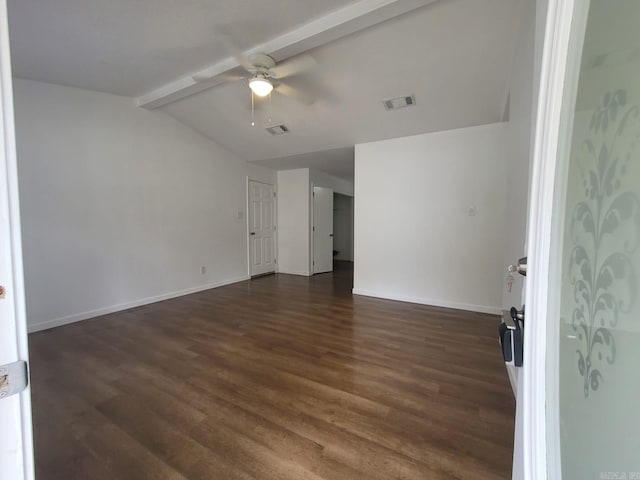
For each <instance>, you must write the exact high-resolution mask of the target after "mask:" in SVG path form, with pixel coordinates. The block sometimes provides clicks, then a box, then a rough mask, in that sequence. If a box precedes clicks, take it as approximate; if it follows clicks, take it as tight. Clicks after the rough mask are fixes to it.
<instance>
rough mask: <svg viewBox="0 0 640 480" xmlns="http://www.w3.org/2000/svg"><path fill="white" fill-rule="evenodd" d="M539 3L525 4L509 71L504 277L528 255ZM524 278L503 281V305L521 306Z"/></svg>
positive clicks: (506, 307)
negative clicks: (510, 285)
mask: <svg viewBox="0 0 640 480" xmlns="http://www.w3.org/2000/svg"><path fill="white" fill-rule="evenodd" d="M535 16H536V5H535V2H533V1H527V2H525V3H524V12H523V17H522V22H521V24H520V29H519V32H520V37H519V42H518V46H517V50H516V57H515V62H514V64H513V68H512V70H511V73H510V77H511V83H510V92H511V93H510V103H509V123H508V133H507V136H508V151H509V161H508V162H507V212H506V215H507V216H506V230H505V238H506V243H505V248H504V257H503V262H502V263H503V265H504V277H505V279H506V276H507V266H508V265H510V264H514V263H516V261H517V260H518V259H519V258H520V257H523V256H524V255H525V241H526V234H527V214H528V200H529V168H530V163H531V162H530V159H531V148H532V133H533V132H532V128H533V121H534V93H533V92H534V80H533V77H534V75H533V72H534V53H535V52H534V30H535ZM523 286H524V277H522V276H521V275H518V274H517V273H516V274H514V276H513V284H512V288H511V292H509V290H508V288H507V283H506V281H503V282H502V306H503V308H505V309H509V308H511V307H512V306H517V307H519V306H520V305H522V289H523Z"/></svg>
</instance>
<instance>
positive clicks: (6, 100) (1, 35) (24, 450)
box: [0, 0, 34, 480]
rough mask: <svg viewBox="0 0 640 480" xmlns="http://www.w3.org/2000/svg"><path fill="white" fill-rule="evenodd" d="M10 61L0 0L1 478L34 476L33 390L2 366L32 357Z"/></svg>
mask: <svg viewBox="0 0 640 480" xmlns="http://www.w3.org/2000/svg"><path fill="white" fill-rule="evenodd" d="M10 62H11V60H10V56H9V35H8V27H7V5H6V0H0V110H1V112H2V115H1V116H0V285H2V286H3V292H0V297H2V298H0V478H1V479H5V478H6V479H11V480H22V479H32V478H34V473H33V444H32V435H31V400H30V390H29V388H28V387H27V389H26V390H23V391H22V392H21V393H18V394H14V395H10V396H9V394H8V391H9V389H10V388H11V387H12V385H11V381H12V378H13V379H14V382H13V385H15V384H16V382H15V380H17V378H16V377H14V376H12V375H11V372H7V371H2V367H1V365H5V364H10V363H14V362H17V361H24V362H26V361H27V360H28V351H27V325H26V318H25V309H24V292H23V281H22V252H21V242H20V213H19V211H20V210H19V207H18V180H17V172H16V148H15V134H14V123H13V94H12V88H11V63H10ZM7 373H9V374H10V376H9V377H5V375H6V374H7ZM6 382H8V383H9V385H7V383H6Z"/></svg>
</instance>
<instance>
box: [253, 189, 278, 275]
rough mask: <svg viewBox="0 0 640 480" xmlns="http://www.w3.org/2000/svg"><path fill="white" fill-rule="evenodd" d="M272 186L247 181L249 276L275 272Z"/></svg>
mask: <svg viewBox="0 0 640 480" xmlns="http://www.w3.org/2000/svg"><path fill="white" fill-rule="evenodd" d="M274 192H275V190H274V188H273V185H269V184H267V183H261V182H256V181H253V180H249V274H250V275H251V276H254V275H264V274H265V273H271V272H275V269H276V258H275V235H276V225H275V208H274V205H275V202H274V200H275V198H274Z"/></svg>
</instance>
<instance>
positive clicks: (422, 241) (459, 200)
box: [353, 124, 507, 312]
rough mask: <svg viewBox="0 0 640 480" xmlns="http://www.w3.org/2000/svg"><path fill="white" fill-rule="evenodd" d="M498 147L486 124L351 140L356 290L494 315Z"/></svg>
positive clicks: (500, 232) (500, 203)
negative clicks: (353, 146)
mask: <svg viewBox="0 0 640 480" xmlns="http://www.w3.org/2000/svg"><path fill="white" fill-rule="evenodd" d="M505 144H506V127H505V125H504V124H491V125H484V126H480V127H472V128H464V129H459V130H450V131H446V132H438V133H431V134H425V135H416V136H412V137H403V138H397V139H393V140H385V141H381V142H374V143H367V144H361V145H356V155H355V255H354V257H355V258H354V261H355V272H354V289H353V291H354V293H358V294H362V295H371V296H376V297H383V298H391V299H396V300H404V301H411V302H417V303H424V304H429V305H441V306H447V307H453V308H461V309H467V310H474V311H486V312H498V311H499V310H500V308H499V307H500V305H501V303H502V294H501V288H500V285H501V281H502V262H503V248H504V218H505V180H506V176H505V162H506V160H507V159H506V145H505ZM472 205H473V206H475V208H476V211H477V215H476V216H468V215H467V213H468V212H467V208H468V207H469V206H472Z"/></svg>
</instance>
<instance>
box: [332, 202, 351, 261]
mask: <svg viewBox="0 0 640 480" xmlns="http://www.w3.org/2000/svg"><path fill="white" fill-rule="evenodd" d="M333 249H334V250H337V251H338V254H337V255H336V256H335V257H334V258H335V259H336V260H348V261H353V197H348V196H346V195H342V194H339V193H336V194H334V196H333Z"/></svg>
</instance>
